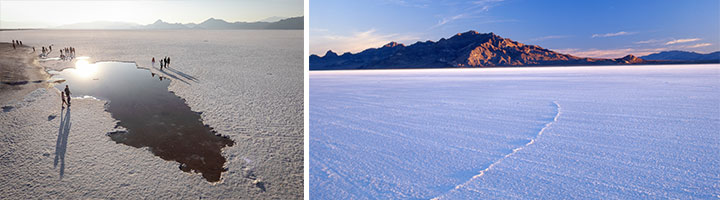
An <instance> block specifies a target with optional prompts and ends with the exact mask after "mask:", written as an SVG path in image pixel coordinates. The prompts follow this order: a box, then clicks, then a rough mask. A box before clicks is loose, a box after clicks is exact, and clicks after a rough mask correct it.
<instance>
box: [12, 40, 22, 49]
mask: <svg viewBox="0 0 720 200" xmlns="http://www.w3.org/2000/svg"><path fill="white" fill-rule="evenodd" d="M12 44H13V49H15V45H17V46H22V45H23V44H22V41H20V40H13V41H12Z"/></svg>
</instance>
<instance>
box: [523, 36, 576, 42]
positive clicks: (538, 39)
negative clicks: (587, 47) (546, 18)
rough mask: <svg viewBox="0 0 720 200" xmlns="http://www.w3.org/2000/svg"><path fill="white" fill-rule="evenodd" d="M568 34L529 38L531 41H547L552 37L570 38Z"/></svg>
mask: <svg viewBox="0 0 720 200" xmlns="http://www.w3.org/2000/svg"><path fill="white" fill-rule="evenodd" d="M569 37H570V36H568V35H548V36H543V37H538V38H533V39H529V40H528V41H529V42H538V41H545V40H551V39H562V38H569Z"/></svg>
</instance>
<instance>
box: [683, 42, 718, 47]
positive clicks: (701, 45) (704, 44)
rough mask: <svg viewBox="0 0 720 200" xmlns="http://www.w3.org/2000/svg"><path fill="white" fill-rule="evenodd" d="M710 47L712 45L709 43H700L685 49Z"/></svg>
mask: <svg viewBox="0 0 720 200" xmlns="http://www.w3.org/2000/svg"><path fill="white" fill-rule="evenodd" d="M710 45H712V44H711V43H700V44H695V45H690V46H687V47H685V48H699V47H706V46H710Z"/></svg>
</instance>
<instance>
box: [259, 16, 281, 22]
mask: <svg viewBox="0 0 720 200" xmlns="http://www.w3.org/2000/svg"><path fill="white" fill-rule="evenodd" d="M285 18H287V17H278V16H272V17H268V18H265V19H261V20H259V21H258V22H276V21H280V20H283V19H285Z"/></svg>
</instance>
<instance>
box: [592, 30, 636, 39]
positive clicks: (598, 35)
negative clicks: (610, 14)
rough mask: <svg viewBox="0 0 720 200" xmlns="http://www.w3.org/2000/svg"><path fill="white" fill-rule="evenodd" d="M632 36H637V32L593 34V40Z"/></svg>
mask: <svg viewBox="0 0 720 200" xmlns="http://www.w3.org/2000/svg"><path fill="white" fill-rule="evenodd" d="M632 34H635V32H625V31H620V32H617V33H605V34H593V35H592V37H591V38H604V37H616V36H622V35H632Z"/></svg>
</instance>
